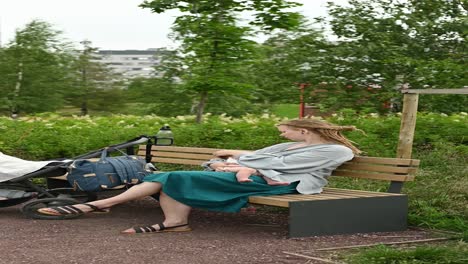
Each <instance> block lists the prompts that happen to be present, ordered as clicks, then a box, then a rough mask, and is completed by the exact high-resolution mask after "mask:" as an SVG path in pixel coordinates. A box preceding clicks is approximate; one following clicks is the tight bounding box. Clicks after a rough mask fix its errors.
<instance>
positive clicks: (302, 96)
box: [299, 83, 306, 118]
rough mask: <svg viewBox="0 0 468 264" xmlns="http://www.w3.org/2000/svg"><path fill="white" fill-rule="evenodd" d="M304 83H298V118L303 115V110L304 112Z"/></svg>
mask: <svg viewBox="0 0 468 264" xmlns="http://www.w3.org/2000/svg"><path fill="white" fill-rule="evenodd" d="M305 85H306V84H305V83H300V84H299V89H300V95H299V118H303V117H304V112H305V106H304V89H305Z"/></svg>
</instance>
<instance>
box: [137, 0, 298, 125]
mask: <svg viewBox="0 0 468 264" xmlns="http://www.w3.org/2000/svg"><path fill="white" fill-rule="evenodd" d="M298 5H299V4H297V3H294V2H289V1H285V0H250V1H248V0H246V1H236V0H223V1H208V0H185V1H177V0H153V1H144V2H143V4H141V7H143V8H149V9H151V10H152V11H153V12H155V13H163V12H166V11H168V10H172V9H178V10H179V11H180V12H182V14H183V15H181V16H179V17H177V19H176V20H175V22H174V26H173V31H174V33H175V34H174V38H175V40H179V41H181V42H182V46H181V53H182V54H183V62H184V64H185V67H186V71H185V73H184V74H183V75H182V76H181V79H182V81H183V84H184V88H185V89H187V90H190V91H193V92H195V93H196V95H197V97H198V99H197V101H198V102H197V104H196V114H197V122H201V119H202V115H203V112H204V109H205V107H206V104H207V103H208V98H209V97H210V96H211V95H213V94H216V95H229V94H237V95H241V94H243V95H245V96H249V95H250V94H251V93H250V92H249V90H250V89H252V88H253V86H252V85H251V84H250V83H248V82H245V81H244V79H243V78H242V76H240V74H239V73H240V72H239V71H238V69H240V68H242V66H243V65H245V64H246V63H248V62H249V61H250V60H251V58H252V56H253V50H254V48H255V43H254V42H253V41H252V40H249V39H248V37H249V36H251V35H252V33H253V27H257V28H258V29H259V30H262V31H263V32H271V31H272V30H274V29H277V28H279V29H293V28H295V27H297V26H298V25H299V24H300V21H301V16H300V15H299V14H297V13H294V12H286V11H284V10H285V9H287V8H290V7H294V6H298ZM245 11H253V12H255V14H254V18H255V19H254V20H252V21H250V22H249V24H248V25H247V26H240V25H239V23H238V22H239V15H240V14H241V13H242V12H245Z"/></svg>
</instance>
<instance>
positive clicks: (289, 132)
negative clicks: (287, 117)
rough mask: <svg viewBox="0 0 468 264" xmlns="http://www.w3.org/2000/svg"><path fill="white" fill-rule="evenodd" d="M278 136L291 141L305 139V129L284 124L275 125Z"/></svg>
mask: <svg viewBox="0 0 468 264" xmlns="http://www.w3.org/2000/svg"><path fill="white" fill-rule="evenodd" d="M277 128H278V131H279V132H280V136H281V137H284V138H287V139H289V140H292V141H304V140H305V133H303V132H305V129H297V128H291V127H288V126H285V125H279V126H277Z"/></svg>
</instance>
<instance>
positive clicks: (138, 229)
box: [121, 223, 192, 235]
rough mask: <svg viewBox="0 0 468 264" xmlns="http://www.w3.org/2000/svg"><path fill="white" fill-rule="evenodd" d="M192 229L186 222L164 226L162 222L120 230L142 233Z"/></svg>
mask: <svg viewBox="0 0 468 264" xmlns="http://www.w3.org/2000/svg"><path fill="white" fill-rule="evenodd" d="M188 231H192V229H191V228H190V227H189V225H188V224H182V225H174V226H168V227H166V226H165V225H164V224H163V223H159V224H155V225H152V226H138V227H132V228H129V229H126V230H124V231H122V232H121V233H122V234H129V235H131V234H143V233H162V232H188Z"/></svg>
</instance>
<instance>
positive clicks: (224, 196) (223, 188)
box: [144, 171, 298, 212]
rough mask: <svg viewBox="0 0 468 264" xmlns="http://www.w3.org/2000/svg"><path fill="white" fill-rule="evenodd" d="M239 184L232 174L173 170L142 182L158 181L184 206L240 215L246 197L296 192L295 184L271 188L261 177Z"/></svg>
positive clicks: (149, 177) (252, 177)
mask: <svg viewBox="0 0 468 264" xmlns="http://www.w3.org/2000/svg"><path fill="white" fill-rule="evenodd" d="M250 179H252V180H253V181H252V182H245V183H240V182H238V181H237V179H236V174H235V173H233V172H214V171H172V172H163V173H156V174H150V175H148V176H146V177H145V179H144V181H145V182H159V183H161V184H162V191H163V192H164V193H165V194H167V195H168V196H170V197H171V198H173V199H174V200H176V201H179V202H181V203H183V204H185V205H188V206H190V207H193V208H201V209H206V210H210V211H221V212H239V210H240V209H241V208H242V207H244V206H245V205H246V204H247V201H248V197H249V196H255V195H275V194H285V193H297V191H296V186H297V184H298V182H294V183H291V184H289V185H287V186H280V185H276V186H271V185H268V184H267V183H266V181H265V180H264V179H263V178H262V177H260V176H254V175H253V176H251V177H250Z"/></svg>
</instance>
